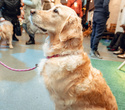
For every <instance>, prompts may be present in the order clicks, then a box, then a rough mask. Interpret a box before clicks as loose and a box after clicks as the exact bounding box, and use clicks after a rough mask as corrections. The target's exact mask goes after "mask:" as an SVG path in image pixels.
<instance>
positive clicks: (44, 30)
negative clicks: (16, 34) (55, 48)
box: [33, 23, 47, 32]
mask: <svg viewBox="0 0 125 110" xmlns="http://www.w3.org/2000/svg"><path fill="white" fill-rule="evenodd" d="M33 24H34V25H35V26H36V27H37V28H39V29H40V30H42V31H43V32H47V30H46V29H44V28H42V27H39V26H38V25H36V24H35V23H33Z"/></svg>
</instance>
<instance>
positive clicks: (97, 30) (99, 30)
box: [90, 12, 107, 51]
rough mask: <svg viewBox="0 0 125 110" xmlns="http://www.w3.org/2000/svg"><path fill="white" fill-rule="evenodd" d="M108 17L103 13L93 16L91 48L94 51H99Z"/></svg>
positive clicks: (95, 13)
mask: <svg viewBox="0 0 125 110" xmlns="http://www.w3.org/2000/svg"><path fill="white" fill-rule="evenodd" d="M106 21H107V17H106V16H105V14H104V13H101V12H94V16H93V28H92V35H91V43H90V47H91V49H92V50H95V51H96V50H98V44H99V41H100V39H101V36H102V34H103V32H104V30H105V27H106Z"/></svg>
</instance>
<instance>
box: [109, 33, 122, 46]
mask: <svg viewBox="0 0 125 110" xmlns="http://www.w3.org/2000/svg"><path fill="white" fill-rule="evenodd" d="M120 34H121V32H117V33H116V34H115V35H114V37H113V39H112V41H111V43H110V45H109V46H110V47H111V48H112V47H113V46H114V45H115V43H116V42H117V40H118V38H119V36H120Z"/></svg>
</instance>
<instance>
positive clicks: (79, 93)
mask: <svg viewBox="0 0 125 110" xmlns="http://www.w3.org/2000/svg"><path fill="white" fill-rule="evenodd" d="M32 14H33V15H32V22H33V24H34V25H35V26H37V27H38V28H39V29H41V30H43V32H46V33H48V35H49V37H48V38H47V39H46V42H45V44H44V46H43V51H44V53H45V56H53V55H59V56H58V57H52V58H49V59H46V60H44V61H43V60H42V61H41V67H40V69H41V75H42V76H43V78H44V81H45V85H46V87H47V89H48V91H49V93H50V95H51V97H52V99H53V100H54V102H55V109H56V110H118V108H117V103H116V99H115V97H114V96H113V94H112V92H111V90H110V88H109V86H108V85H107V84H106V81H105V80H104V78H103V77H102V74H101V72H100V71H99V70H97V69H95V68H93V67H92V65H91V62H90V59H89V57H88V56H87V54H86V53H85V52H84V51H83V45H82V42H83V33H82V26H81V19H80V18H79V17H78V16H77V15H76V13H75V12H74V11H73V10H72V9H71V8H69V7H66V6H63V5H57V6H55V7H53V8H52V9H50V10H49V11H42V10H41V11H38V10H37V11H35V10H32ZM43 62H44V63H43Z"/></svg>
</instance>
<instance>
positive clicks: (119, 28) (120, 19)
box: [116, 0, 125, 32]
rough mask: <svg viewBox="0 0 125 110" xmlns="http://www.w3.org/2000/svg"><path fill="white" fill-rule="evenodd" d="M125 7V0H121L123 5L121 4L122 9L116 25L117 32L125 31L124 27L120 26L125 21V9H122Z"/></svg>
mask: <svg viewBox="0 0 125 110" xmlns="http://www.w3.org/2000/svg"><path fill="white" fill-rule="evenodd" d="M123 7H125V0H121V5H120V11H119V15H118V20H117V27H116V32H118V31H120V32H121V31H123V29H122V28H121V27H120V25H121V24H122V23H123V21H125V15H124V16H123V11H121V10H122V9H123Z"/></svg>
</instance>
